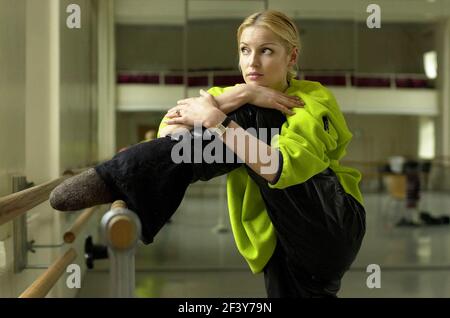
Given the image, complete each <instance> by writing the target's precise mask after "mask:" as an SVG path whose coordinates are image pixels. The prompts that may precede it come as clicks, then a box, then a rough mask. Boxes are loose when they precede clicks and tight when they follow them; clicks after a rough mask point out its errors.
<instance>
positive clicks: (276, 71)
mask: <svg viewBox="0 0 450 318" xmlns="http://www.w3.org/2000/svg"><path fill="white" fill-rule="evenodd" d="M290 53H291V54H288V52H286V48H285V47H284V46H283V44H282V42H281V40H280V38H279V37H278V36H277V35H276V34H275V33H273V32H272V31H270V30H269V29H267V28H265V27H261V26H255V27H253V26H251V27H247V28H245V29H244V30H243V31H242V34H241V38H240V43H239V65H240V67H241V70H242V76H243V77H244V80H245V83H247V84H256V85H260V86H265V87H270V88H273V89H276V90H279V91H284V90H285V89H286V88H287V80H286V78H287V73H288V70H289V67H290V66H291V65H292V64H294V63H295V58H296V54H297V50H296V49H294V50H293V52H290Z"/></svg>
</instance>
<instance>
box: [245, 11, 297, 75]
mask: <svg viewBox="0 0 450 318" xmlns="http://www.w3.org/2000/svg"><path fill="white" fill-rule="evenodd" d="M250 26H262V27H266V28H267V29H269V30H270V31H272V32H273V33H275V34H276V35H277V36H278V37H279V38H280V39H281V42H282V44H283V46H284V47H285V49H286V52H288V53H289V52H291V50H292V49H293V48H295V47H297V48H298V50H299V51H300V35H299V32H298V29H297V27H296V26H295V23H294V22H293V21H292V20H291V19H289V17H288V16H286V15H285V14H284V13H282V12H279V11H275V10H266V11H262V12H256V13H253V14H252V15H250V16H249V17H247V18H246V19H245V20H244V22H242V23H241V25H240V26H239V28H238V30H237V43H238V48H239V42H240V39H241V35H242V32H243V31H244V29H245V28H247V27H250ZM238 51H239V49H238ZM297 58H298V55H297ZM296 66H297V61H295V64H294V67H292V68H291V69H290V70H289V72H288V76H287V77H288V78H287V79H288V81H290V80H291V78H294V77H296V76H297V70H296Z"/></svg>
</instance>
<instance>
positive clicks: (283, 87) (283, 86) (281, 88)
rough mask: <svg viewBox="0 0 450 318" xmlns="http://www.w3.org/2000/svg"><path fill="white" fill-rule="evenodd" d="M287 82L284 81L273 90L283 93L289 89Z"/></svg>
mask: <svg viewBox="0 0 450 318" xmlns="http://www.w3.org/2000/svg"><path fill="white" fill-rule="evenodd" d="M289 86H290V85H289V82H288V81H286V82H284V83H280V84H278V85H277V86H276V87H273V89H275V90H277V91H280V92H285V91H286V90H287V89H288V88H289Z"/></svg>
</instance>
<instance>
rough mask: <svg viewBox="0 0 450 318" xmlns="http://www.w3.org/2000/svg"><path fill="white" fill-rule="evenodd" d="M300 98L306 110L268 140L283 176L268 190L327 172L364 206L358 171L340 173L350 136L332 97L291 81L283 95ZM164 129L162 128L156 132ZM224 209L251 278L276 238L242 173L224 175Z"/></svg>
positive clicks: (249, 181) (307, 84) (256, 192)
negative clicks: (279, 157)
mask: <svg viewBox="0 0 450 318" xmlns="http://www.w3.org/2000/svg"><path fill="white" fill-rule="evenodd" d="M230 88H232V86H231V87H225V88H220V87H213V88H211V89H209V90H208V92H209V93H210V94H211V95H213V96H218V95H220V94H222V93H223V92H224V91H226V90H228V89H230ZM285 93H286V94H288V95H292V96H299V97H300V98H301V99H302V100H303V101H304V102H305V106H304V108H294V109H293V111H294V113H295V114H294V115H291V116H288V117H287V120H286V122H285V123H284V124H283V126H282V128H281V132H280V135H276V136H275V137H274V138H273V139H272V142H271V144H272V146H273V147H276V148H277V149H278V150H279V151H280V152H281V154H282V156H283V166H282V171H281V175H280V177H279V179H278V181H277V182H276V183H275V184H269V186H270V187H272V188H277V189H283V188H286V187H289V186H292V185H295V184H299V183H302V182H305V181H306V180H308V179H309V178H311V177H312V176H314V175H316V174H318V173H320V172H322V171H323V170H325V169H326V168H327V167H330V168H331V169H332V170H333V171H334V172H335V173H336V175H337V177H338V179H339V182H340V183H341V185H342V187H343V188H344V190H345V192H346V193H348V194H350V195H352V196H353V197H354V198H355V199H356V200H358V201H359V202H360V203H361V204H363V198H362V195H361V192H360V190H359V187H358V183H359V181H360V180H361V174H360V172H359V171H357V170H355V169H353V168H349V167H344V166H341V165H340V164H339V160H340V159H341V158H342V157H344V155H345V153H346V147H347V145H348V144H349V142H350V140H351V138H352V134H351V133H350V131H349V129H348V127H347V124H346V122H345V119H344V116H343V115H342V113H341V111H340V109H339V106H338V104H337V102H336V100H335V98H334V96H333V95H332V94H331V92H330V91H329V90H328V89H327V88H325V87H324V86H322V85H321V84H320V83H318V82H311V81H303V80H301V81H299V80H295V79H292V80H291V83H290V86H289V88H288V89H287V90H286V92H285ZM323 116H327V117H328V119H329V131H328V132H327V131H325V130H324V127H323V121H322V118H323ZM161 128H162V126H160V129H161ZM227 193H228V209H229V214H230V223H231V228H232V231H233V235H234V239H235V242H236V245H237V248H238V250H239V252H240V253H241V254H242V256H243V257H244V258H245V259H246V261H247V263H248V264H249V266H250V269H251V270H252V272H253V273H258V272H261V271H262V270H263V269H264V266H265V265H266V264H267V262H268V261H269V259H270V257H271V256H272V254H273V251H274V249H275V245H276V236H275V230H274V228H273V225H272V223H271V221H270V219H269V216H268V214H267V211H266V207H265V204H264V201H263V199H262V197H261V194H260V192H259V188H258V186H257V184H256V183H255V182H254V181H253V180H252V179H251V178H250V176H249V175H248V173H247V171H246V168H245V167H240V168H238V169H236V170H234V171H232V172H230V173H229V174H228V178H227Z"/></svg>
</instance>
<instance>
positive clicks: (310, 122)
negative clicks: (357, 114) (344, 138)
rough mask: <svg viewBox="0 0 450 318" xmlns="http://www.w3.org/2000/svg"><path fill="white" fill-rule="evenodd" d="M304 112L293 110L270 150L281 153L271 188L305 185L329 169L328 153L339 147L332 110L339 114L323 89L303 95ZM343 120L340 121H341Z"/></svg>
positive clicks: (328, 94) (329, 96)
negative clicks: (304, 183) (276, 173)
mask: <svg viewBox="0 0 450 318" xmlns="http://www.w3.org/2000/svg"><path fill="white" fill-rule="evenodd" d="M299 96H300V97H301V98H302V99H303V100H304V102H305V107H304V108H295V109H294V112H295V114H294V115H292V116H289V117H288V118H287V121H286V122H285V123H284V124H283V126H282V129H281V132H280V134H279V135H275V136H274V138H273V139H272V146H274V147H275V148H277V149H278V150H279V152H280V159H281V161H280V166H279V170H278V175H277V177H276V178H275V182H274V183H273V184H270V183H269V186H270V187H271V188H277V189H283V188H286V187H289V186H292V185H295V184H299V183H302V182H305V181H307V180H308V179H309V178H311V177H312V176H314V175H316V174H318V173H320V172H322V171H323V170H325V169H326V168H327V167H328V166H329V165H330V158H329V153H331V152H333V151H334V150H336V148H337V146H338V134H337V131H336V129H335V126H334V123H333V119H334V120H336V119H337V118H339V116H334V114H333V113H332V110H333V109H334V110H338V106H337V104H336V105H333V104H335V103H336V102H335V99H334V97H333V96H332V95H331V93H330V92H329V91H328V90H327V89H325V88H324V87H322V89H321V92H320V94H318V93H315V94H302V93H299ZM342 118H343V117H342Z"/></svg>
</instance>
